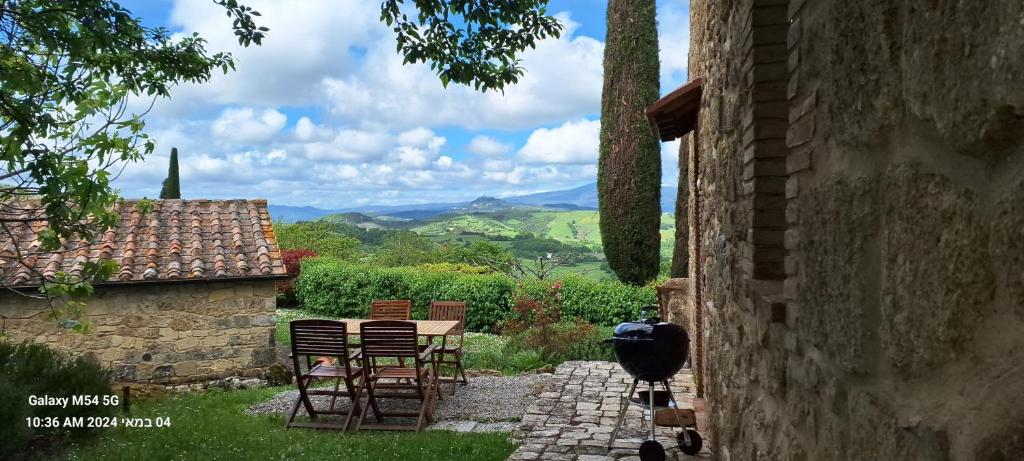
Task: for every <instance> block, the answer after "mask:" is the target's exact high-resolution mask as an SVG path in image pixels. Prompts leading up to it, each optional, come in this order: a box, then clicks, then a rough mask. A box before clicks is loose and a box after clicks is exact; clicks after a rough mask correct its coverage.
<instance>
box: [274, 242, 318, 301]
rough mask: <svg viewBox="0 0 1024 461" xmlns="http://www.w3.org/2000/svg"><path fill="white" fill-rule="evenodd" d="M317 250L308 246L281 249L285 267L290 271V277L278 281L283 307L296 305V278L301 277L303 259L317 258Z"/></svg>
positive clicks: (279, 298)
mask: <svg viewBox="0 0 1024 461" xmlns="http://www.w3.org/2000/svg"><path fill="white" fill-rule="evenodd" d="M316 256H317V254H316V252H315V251H313V250H310V249H308V248H296V249H293V250H281V259H282V260H283V261H284V268H285V270H287V271H288V278H286V279H284V280H281V281H278V282H277V301H278V305H279V306H281V307H288V306H294V305H295V303H296V301H295V280H296V279H298V278H299V272H300V271H301V270H302V260H303V259H306V258H315V257H316Z"/></svg>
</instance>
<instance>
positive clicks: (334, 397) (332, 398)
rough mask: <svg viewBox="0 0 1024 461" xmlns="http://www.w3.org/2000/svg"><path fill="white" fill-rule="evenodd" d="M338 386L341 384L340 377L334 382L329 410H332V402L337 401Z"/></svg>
mask: <svg viewBox="0 0 1024 461" xmlns="http://www.w3.org/2000/svg"><path fill="white" fill-rule="evenodd" d="M340 386H341V379H338V380H337V381H335V382H334V395H332V396H331V406H330V407H329V408H330V410H331V411H334V404H335V402H337V401H338V395H337V394H338V388H339V387H340Z"/></svg>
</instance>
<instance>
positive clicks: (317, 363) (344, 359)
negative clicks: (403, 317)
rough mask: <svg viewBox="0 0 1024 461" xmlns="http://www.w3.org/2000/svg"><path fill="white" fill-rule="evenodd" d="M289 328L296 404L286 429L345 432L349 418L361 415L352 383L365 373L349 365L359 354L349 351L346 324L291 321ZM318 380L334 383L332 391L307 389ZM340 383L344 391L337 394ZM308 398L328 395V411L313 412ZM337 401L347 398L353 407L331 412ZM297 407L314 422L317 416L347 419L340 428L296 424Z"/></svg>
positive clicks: (332, 321)
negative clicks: (304, 411)
mask: <svg viewBox="0 0 1024 461" xmlns="http://www.w3.org/2000/svg"><path fill="white" fill-rule="evenodd" d="M289 328H290V330H291V337H292V353H291V359H292V364H293V365H294V366H295V384H296V385H297V386H298V388H299V400H297V401H296V402H295V406H294V407H293V408H292V413H291V415H289V416H288V421H287V422H286V423H285V428H286V429H287V428H290V427H311V428H317V429H341V430H346V429H348V426H349V424H350V423H351V422H352V416H353V415H354V414H355V413H362V412H361V411H360V407H359V398H358V397H357V396H358V394H357V393H356V391H355V381H356V380H357V379H359V378H362V377H363V376H364V373H363V369H362V368H361V367H354V366H352V361H353V359H355V358H356V357H357V356H358V355H359V351H352V350H350V349H349V347H348V342H347V340H348V331H347V329H346V324H345V322H338V321H334V320H318V319H306V320H293V321H292V322H291V324H290V325H289ZM332 361H333V363H332ZM303 370H305V371H303ZM317 380H334V381H335V383H334V389H333V390H331V389H330V388H320V389H310V385H311V384H312V383H313V382H315V381H317ZM362 381H365V379H362V380H360V385H362ZM341 383H345V389H344V390H339V388H340V386H341ZM311 395H329V396H330V397H331V405H330V407H329V408H328V409H327V410H317V409H315V408H313V402H312V401H310V399H309V396H311ZM338 397H348V398H350V399H351V400H352V405H351V406H350V407H349V410H348V411H347V412H344V411H340V410H335V409H334V406H335V402H336V400H337V398H338ZM299 405H303V406H305V408H306V414H308V415H309V418H310V419H312V420H314V421H315V420H316V419H317V417H318V415H322V414H334V415H346V416H345V422H344V424H342V425H340V426H339V425H337V424H329V423H300V422H295V414H296V413H298V411H299Z"/></svg>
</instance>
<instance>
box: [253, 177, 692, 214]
mask: <svg viewBox="0 0 1024 461" xmlns="http://www.w3.org/2000/svg"><path fill="white" fill-rule="evenodd" d="M675 201H676V188H675V187H662V188H661V211H662V212H663V213H672V212H674V211H675ZM519 208H529V209H537V208H539V209H551V210H570V211H577V210H580V211H583V210H596V209H597V183H590V184H586V185H583V186H580V187H576V188H573V189H567V190H557V191H550V192H539V193H536V194H527V195H518V196H512V197H503V198H495V197H488V196H483V197H479V198H477V199H476V200H473V201H470V202H454V203H420V204H410V205H387V206H379V205H377V206H375V205H371V206H363V207H355V208H346V209H340V210H324V209H320V208H314V207H309V206H288V205H273V204H272V205H270V216H271V217H272V218H273V219H274V220H275V221H283V222H296V221H312V220H316V219H320V218H322V217H324V216H327V215H336V214H342V213H362V214H366V215H370V216H372V217H373V219H380V218H381V217H392V218H398V219H405V220H422V219H430V218H434V217H437V216H440V215H444V214H458V213H477V212H494V211H505V210H512V209H519Z"/></svg>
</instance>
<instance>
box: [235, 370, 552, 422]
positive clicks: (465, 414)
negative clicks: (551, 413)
mask: <svg viewBox="0 0 1024 461" xmlns="http://www.w3.org/2000/svg"><path fill="white" fill-rule="evenodd" d="M549 379H551V374H549V373H541V374H528V375H519V376H476V377H470V378H469V384H468V385H466V386H461V385H460V386H458V387H457V388H456V390H455V396H454V397H453V396H451V395H450V394H449V393H448V392H450V390H451V385H449V384H445V385H443V386H442V388H441V389H442V391H443V392H444V400H436V398H435V405H434V421H435V422H440V421H447V422H455V421H476V422H500V421H518V420H519V419H520V418H522V416H523V413H525V412H526V407H527V406H528V405H529V404H530V403H532V402H533V401H534V400H535V399H536V396H537V395H538V394H540V392H541V390H542V388H543V386H544V383H546V382H547V381H548V380H549ZM298 398H299V391H298V390H290V391H285V392H281V393H279V394H277V395H275V396H274V397H273V398H272V399H270V400H268V401H265V402H261V403H258V404H256V405H253V406H251V407H249V408H248V409H246V410H245V412H246V413H247V414H250V415H257V414H273V413H276V414H281V415H284V416H287V414H288V412H290V411H291V409H292V405H294V404H295V401H296V399H298ZM312 399H313V405H314V406H315V407H316V408H327V407H328V405H329V404H330V398H329V397H324V396H315V397H313V398H312ZM379 402H380V407H381V409H382V410H384V411H388V410H397V409H401V410H406V411H414V410H415V408H416V406H417V405H418V403H419V402H418V401H416V400H399V399H381V400H380V401H379ZM335 408H336V409H343V410H347V409H348V408H349V401H348V399H344V398H339V399H338V402H337V404H336V405H335ZM305 413H306V412H305V410H304V409H301V408H300V410H299V415H305ZM371 416H372V413H371ZM326 417H329V416H326ZM370 420H372V417H371V418H370Z"/></svg>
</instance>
